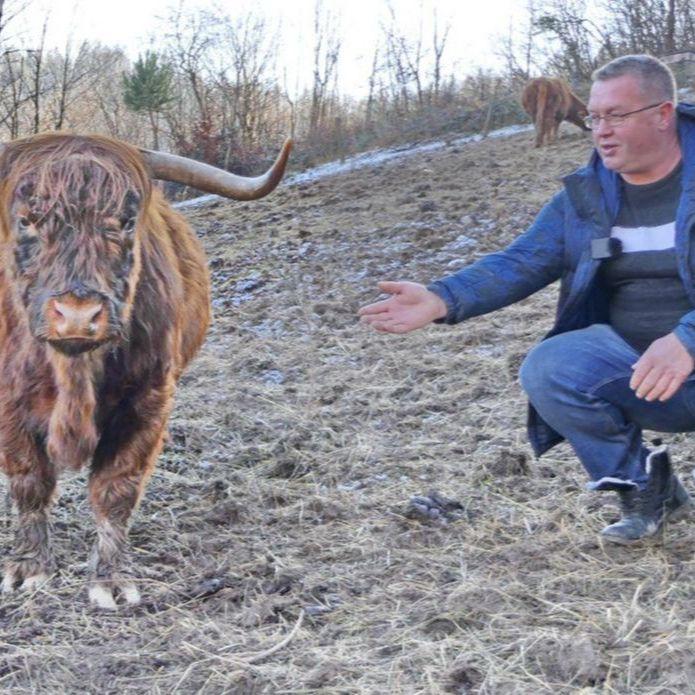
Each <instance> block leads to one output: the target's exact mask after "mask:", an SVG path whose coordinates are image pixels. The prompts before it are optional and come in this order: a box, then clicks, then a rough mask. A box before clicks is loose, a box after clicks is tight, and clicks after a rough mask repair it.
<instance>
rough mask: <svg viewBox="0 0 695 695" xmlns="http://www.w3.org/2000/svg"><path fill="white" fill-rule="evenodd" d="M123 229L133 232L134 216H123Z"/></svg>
mask: <svg viewBox="0 0 695 695" xmlns="http://www.w3.org/2000/svg"><path fill="white" fill-rule="evenodd" d="M121 229H122V230H123V231H124V232H132V231H133V229H135V218H134V217H121Z"/></svg>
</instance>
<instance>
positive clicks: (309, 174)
mask: <svg viewBox="0 0 695 695" xmlns="http://www.w3.org/2000/svg"><path fill="white" fill-rule="evenodd" d="M532 129H533V125H510V126H507V127H506V128H500V129H499V130H493V131H491V132H490V133H488V134H487V137H488V138H506V137H510V136H511V135H516V134H518V133H525V132H526V131H528V130H532ZM483 139H484V138H483V136H482V135H481V134H480V133H476V134H475V135H466V136H465V137H462V138H457V139H456V140H452V141H449V142H445V141H444V140H437V141H435V142H426V143H423V144H421V145H400V146H398V147H390V148H386V149H379V150H370V151H369V152H362V153H361V154H356V155H354V156H352V157H346V158H345V159H343V160H342V161H335V162H327V163H325V164H321V165H319V166H317V167H313V168H312V169H307V170H306V171H300V172H298V173H297V174H292V176H288V177H287V178H285V180H284V181H283V182H282V183H281V184H280V185H281V186H296V185H297V184H300V183H309V182H314V181H320V180H321V179H324V178H327V177H329V176H335V175H336V174H343V173H345V172H348V171H355V170H357V169H363V168H365V167H375V166H378V165H379V164H383V163H384V162H389V161H391V160H393V159H400V158H403V157H411V156H412V155H416V154H423V153H426V152H434V151H436V150H441V149H444V148H445V147H456V146H459V145H466V144H468V143H471V142H480V141H481V140H483ZM219 199H220V196H218V195H214V194H208V195H203V196H200V197H198V198H192V199H191V200H183V201H181V202H179V203H175V204H174V207H176V208H191V207H199V206H201V205H205V204H206V203H209V202H210V201H213V200H219Z"/></svg>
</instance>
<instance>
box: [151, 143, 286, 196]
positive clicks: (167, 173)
mask: <svg viewBox="0 0 695 695" xmlns="http://www.w3.org/2000/svg"><path fill="white" fill-rule="evenodd" d="M291 149H292V140H290V139H287V140H285V144H284V145H283V146H282V150H280V154H279V155H278V156H277V159H276V160H275V162H274V163H273V165H272V166H271V167H270V169H268V171H266V172H265V174H261V176H255V177H246V176H238V175H237V174H232V173H231V172H229V171H224V169H218V168H217V167H213V166H210V165H209V164H204V163H203V162H197V161H195V160H194V159H188V158H186V157H179V156H178V155H175V154H169V153H167V152H154V151H152V150H144V149H141V150H140V152H142V155H143V158H144V159H145V162H147V165H148V166H149V167H150V170H151V171H152V176H153V177H154V178H155V179H163V180H164V181H175V182H176V183H183V184H185V185H186V186H191V187H192V188H196V189H198V190H199V191H206V192H207V193H216V194H217V195H221V196H224V197H225V198H233V199H234V200H255V199H256V198H262V197H263V196H264V195H268V193H270V192H271V191H272V190H273V189H274V188H275V186H277V185H278V183H280V179H282V175H283V174H284V173H285V166H286V165H287V158H288V157H289V156H290V150H291Z"/></svg>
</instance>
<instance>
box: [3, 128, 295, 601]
mask: <svg viewBox="0 0 695 695" xmlns="http://www.w3.org/2000/svg"><path fill="white" fill-rule="evenodd" d="M289 149H290V143H289V142H288V143H286V144H285V147H284V148H283V151H282V152H281V154H280V156H279V157H278V159H277V161H276V162H275V164H274V165H273V166H272V167H271V168H270V169H269V170H268V172H266V174H265V175H263V176H261V177H258V178H255V179H247V178H243V177H237V176H235V175H233V174H229V173H228V172H223V171H220V170H217V169H214V168H213V167H209V166H207V165H204V164H200V163H197V162H191V161H190V160H185V159H183V158H181V157H176V156H173V155H166V154H163V153H155V152H148V151H139V150H137V149H135V148H133V147H132V146H130V145H127V144H125V143H122V142H118V141H115V140H110V139H107V138H102V137H96V136H95V137H81V136H73V135H64V134H53V135H43V136H37V137H33V138H28V139H25V140H19V141H15V142H12V143H10V144H8V145H6V146H5V147H3V148H2V151H1V153H0V211H2V212H1V214H0V249H1V254H0V394H2V396H1V397H0V465H1V467H2V468H3V469H4V471H5V473H6V474H7V475H8V477H9V485H10V493H11V496H12V499H13V500H14V503H15V505H16V507H17V511H18V524H17V529H16V537H15V542H14V548H13V551H12V554H11V557H10V559H9V560H8V561H7V563H6V567H5V575H4V578H3V583H2V590H3V591H4V592H10V591H13V590H15V589H16V588H19V587H22V588H31V587H33V586H36V584H37V583H40V582H43V581H44V580H45V579H46V577H47V576H48V573H49V571H50V569H51V566H52V561H51V557H50V551H49V539H48V524H47V512H48V508H49V505H50V502H51V499H52V497H53V495H54V491H55V489H56V481H57V478H58V476H59V475H60V473H61V472H63V471H68V470H73V471H76V470H79V469H81V468H82V467H84V466H88V467H89V500H90V503H91V506H92V509H93V512H94V515H95V518H96V526H97V539H96V543H95V546H94V550H93V553H92V556H91V563H90V567H91V581H90V588H89V596H90V600H91V601H92V602H93V603H95V604H96V605H97V606H99V607H102V608H115V607H116V602H115V600H114V599H115V598H116V597H117V596H118V595H119V594H120V595H121V596H122V597H123V599H124V600H125V601H126V602H128V603H137V602H138V601H139V593H138V590H137V588H136V586H135V584H134V583H133V581H132V580H131V579H129V578H128V574H127V573H126V572H125V552H126V537H127V527H128V522H129V519H130V516H131V513H132V512H133V510H134V509H135V507H136V505H137V503H138V500H139V498H140V495H141V494H142V491H143V488H144V486H145V484H146V482H147V479H148V477H149V476H150V474H151V472H152V469H153V467H154V465H155V460H156V457H157V455H158V453H159V451H160V449H161V446H162V441H163V438H164V436H165V429H166V423H167V418H168V415H169V411H170V409H171V405H172V399H173V395H174V388H175V384H176V381H177V379H178V377H179V376H180V374H181V372H182V370H183V369H184V367H185V366H186V364H187V363H188V362H189V361H190V359H191V358H192V357H193V355H194V354H195V353H196V351H197V350H198V348H199V347H200V345H201V343H202V341H203V337H204V335H205V331H206V329H207V326H208V321H209V313H210V312H209V305H210V300H209V278H208V272H207V267H206V263H205V258H204V255H203V251H202V249H201V247H200V244H199V243H198V241H197V239H196V237H195V235H194V234H193V232H192V231H191V229H190V227H189V226H188V224H187V223H186V221H185V220H184V218H183V217H182V216H181V215H179V214H178V213H176V212H175V211H174V210H172V208H171V207H170V206H169V204H168V203H167V202H166V200H165V199H164V197H163V196H162V194H161V193H160V191H159V190H158V189H157V188H155V187H153V186H152V183H151V177H152V178H161V179H166V180H178V181H181V182H185V183H188V184H190V185H194V186H196V187H198V188H200V189H202V190H207V191H210V192H216V193H221V194H223V195H226V196H228V197H233V198H237V199H244V200H250V199H253V198H258V197H261V196H263V195H265V194H266V193H269V192H270V191H271V190H272V189H273V188H274V187H275V186H276V185H277V183H278V182H279V180H280V178H281V177H282V174H283V171H284V168H285V164H286V161H287V156H288V154H289Z"/></svg>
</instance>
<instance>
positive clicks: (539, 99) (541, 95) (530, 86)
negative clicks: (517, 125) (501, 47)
mask: <svg viewBox="0 0 695 695" xmlns="http://www.w3.org/2000/svg"><path fill="white" fill-rule="evenodd" d="M521 105H522V106H523V107H524V111H526V113H527V114H528V115H529V116H530V117H531V120H532V121H533V125H534V126H535V128H536V141H535V146H536V147H540V146H541V145H542V144H543V141H544V140H545V141H546V142H547V143H548V144H550V143H551V142H554V141H555V139H556V138H557V131H558V128H559V127H560V123H561V122H562V121H569V122H570V123H574V124H575V125H576V126H579V127H580V128H581V129H582V130H590V129H589V128H587V127H586V125H585V124H584V118H586V116H588V114H589V112H588V111H587V109H586V105H585V104H584V102H583V101H582V100H581V99H580V98H579V97H578V96H576V95H575V94H573V93H572V90H571V89H570V86H569V85H568V84H567V82H565V81H564V80H561V79H560V78H558V77H536V78H534V79H532V80H529V81H528V82H527V83H526V86H525V87H524V91H523V92H522V95H521Z"/></svg>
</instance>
